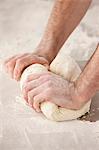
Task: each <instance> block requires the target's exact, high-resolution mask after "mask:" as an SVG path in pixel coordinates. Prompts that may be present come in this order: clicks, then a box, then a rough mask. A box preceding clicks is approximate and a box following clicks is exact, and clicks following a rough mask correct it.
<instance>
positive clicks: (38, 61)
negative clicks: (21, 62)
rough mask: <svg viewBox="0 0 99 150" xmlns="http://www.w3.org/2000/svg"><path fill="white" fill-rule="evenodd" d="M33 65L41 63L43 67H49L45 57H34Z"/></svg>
mask: <svg viewBox="0 0 99 150" xmlns="http://www.w3.org/2000/svg"><path fill="white" fill-rule="evenodd" d="M33 58H34V59H33V64H34V63H40V64H42V65H45V66H48V64H49V62H48V60H47V59H45V58H44V57H40V56H37V55H33Z"/></svg>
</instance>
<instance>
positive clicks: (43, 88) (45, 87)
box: [28, 82, 51, 105]
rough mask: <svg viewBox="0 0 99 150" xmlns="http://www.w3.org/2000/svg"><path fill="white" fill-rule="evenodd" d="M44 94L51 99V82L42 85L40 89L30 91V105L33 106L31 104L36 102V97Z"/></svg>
mask: <svg viewBox="0 0 99 150" xmlns="http://www.w3.org/2000/svg"><path fill="white" fill-rule="evenodd" d="M43 92H44V93H45V94H46V98H50V96H51V93H49V82H45V83H43V84H42V85H40V86H39V87H37V88H35V89H33V90H31V91H29V92H28V103H30V105H31V102H33V101H34V97H35V96H37V95H39V94H40V93H43Z"/></svg>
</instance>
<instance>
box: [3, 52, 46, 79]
mask: <svg viewBox="0 0 99 150" xmlns="http://www.w3.org/2000/svg"><path fill="white" fill-rule="evenodd" d="M34 63H39V64H42V65H45V66H47V67H48V65H49V62H48V60H47V59H46V58H44V57H43V56H39V55H37V54H33V53H25V54H19V55H15V56H13V57H11V58H9V59H7V60H6V61H5V62H4V66H5V69H6V72H7V73H8V74H9V75H10V76H11V77H12V78H13V79H15V80H19V79H20V77H21V74H22V72H23V70H24V69H25V68H26V67H28V66H29V65H31V64H34Z"/></svg>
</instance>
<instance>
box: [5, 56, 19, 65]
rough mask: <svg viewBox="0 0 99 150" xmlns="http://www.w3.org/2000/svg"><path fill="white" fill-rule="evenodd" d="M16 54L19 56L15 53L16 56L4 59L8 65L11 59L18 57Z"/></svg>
mask: <svg viewBox="0 0 99 150" xmlns="http://www.w3.org/2000/svg"><path fill="white" fill-rule="evenodd" d="M16 56H18V55H14V56H12V57H10V58H7V59H6V60H5V61H4V65H6V64H7V63H8V62H9V61H10V60H12V59H14V58H16Z"/></svg>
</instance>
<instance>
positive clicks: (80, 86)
mask: <svg viewBox="0 0 99 150" xmlns="http://www.w3.org/2000/svg"><path fill="white" fill-rule="evenodd" d="M75 87H76V91H77V93H78V95H79V96H78V99H79V100H81V101H83V102H87V101H88V100H89V99H90V98H92V97H93V96H94V95H95V94H96V92H97V91H99V44H98V46H97V48H96V50H95V52H94V54H93V55H92V56H91V58H90V60H89V61H88V63H87V64H86V66H85V68H84V70H83V72H82V73H81V75H80V76H79V78H78V80H77V81H76V83H75Z"/></svg>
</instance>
